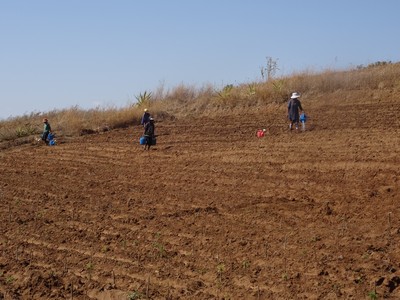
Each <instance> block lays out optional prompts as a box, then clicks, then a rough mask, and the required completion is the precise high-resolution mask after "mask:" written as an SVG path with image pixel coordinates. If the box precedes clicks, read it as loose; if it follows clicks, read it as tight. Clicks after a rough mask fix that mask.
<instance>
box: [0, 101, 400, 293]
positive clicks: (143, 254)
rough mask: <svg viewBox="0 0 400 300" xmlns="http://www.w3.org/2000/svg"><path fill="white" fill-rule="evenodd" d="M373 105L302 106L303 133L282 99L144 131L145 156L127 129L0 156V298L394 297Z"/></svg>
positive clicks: (387, 181)
mask: <svg viewBox="0 0 400 300" xmlns="http://www.w3.org/2000/svg"><path fill="white" fill-rule="evenodd" d="M335 99H336V100H335ZM385 99H386V100H385ZM385 99H383V98H379V97H378V98H377V97H371V98H370V99H368V101H364V100H362V99H359V98H358V97H357V95H353V96H352V97H350V98H349V99H347V100H337V98H333V97H332V98H331V99H328V98H324V99H309V100H307V99H304V101H303V106H304V108H305V109H306V111H307V113H308V114H309V116H310V120H309V122H307V124H306V125H307V128H306V131H305V132H295V131H293V132H289V130H288V128H287V122H286V119H285V116H286V112H285V111H286V108H285V104H282V105H275V106H266V107H265V108H259V109H253V110H250V109H249V110H248V111H246V112H244V111H243V112H242V113H224V114H221V115H220V116H218V117H202V118H189V119H177V120H175V121H161V120H160V121H159V122H156V133H157V134H158V139H157V145H156V146H154V147H153V148H152V149H151V150H150V151H144V150H143V149H142V147H141V146H140V145H139V143H138V141H139V137H140V135H141V132H142V129H141V127H139V126H133V127H130V128H127V129H120V130H114V131H110V132H105V133H103V134H97V135H87V136H82V137H77V138H73V139H69V140H65V139H64V140H63V139H62V138H61V137H60V138H59V141H58V142H59V143H58V145H57V146H54V147H46V146H44V145H34V144H29V145H21V146H16V147H11V148H8V149H4V150H1V152H0V166H1V175H0V176H1V180H0V193H1V194H0V217H1V227H0V299H375V298H374V297H375V296H377V297H378V298H379V299H381V298H387V299H400V250H399V242H400V220H399V217H400V211H399V201H400V193H399V191H400V190H399V185H400V181H399V178H400V177H399V176H400V122H399V119H398V116H399V111H400V110H399V100H398V99H391V100H390V99H387V98H385ZM302 100H303V99H302ZM262 128H265V129H267V132H266V135H265V137H263V138H257V137H256V135H255V133H256V130H257V129H262Z"/></svg>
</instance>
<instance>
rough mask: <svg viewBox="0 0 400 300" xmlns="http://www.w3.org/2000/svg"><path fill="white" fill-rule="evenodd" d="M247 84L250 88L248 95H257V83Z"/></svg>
mask: <svg viewBox="0 0 400 300" xmlns="http://www.w3.org/2000/svg"><path fill="white" fill-rule="evenodd" d="M247 86H248V88H249V91H248V95H249V96H252V95H255V94H256V85H255V83H251V84H248V85H247Z"/></svg>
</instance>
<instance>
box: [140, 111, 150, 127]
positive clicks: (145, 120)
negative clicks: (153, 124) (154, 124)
mask: <svg viewBox="0 0 400 300" xmlns="http://www.w3.org/2000/svg"><path fill="white" fill-rule="evenodd" d="M149 121H150V112H149V110H148V109H147V108H145V109H144V113H143V116H142V120H141V121H140V124H141V125H142V126H143V127H145V126H146V124H147V123H149Z"/></svg>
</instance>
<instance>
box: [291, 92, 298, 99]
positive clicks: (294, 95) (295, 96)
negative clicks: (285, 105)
mask: <svg viewBox="0 0 400 300" xmlns="http://www.w3.org/2000/svg"><path fill="white" fill-rule="evenodd" d="M299 97H300V94H299V93H297V92H294V93H292V96H291V97H290V98H291V99H295V98H299Z"/></svg>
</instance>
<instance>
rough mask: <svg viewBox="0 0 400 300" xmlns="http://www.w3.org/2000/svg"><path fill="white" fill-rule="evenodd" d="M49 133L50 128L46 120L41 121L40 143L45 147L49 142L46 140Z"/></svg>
mask: <svg viewBox="0 0 400 300" xmlns="http://www.w3.org/2000/svg"><path fill="white" fill-rule="evenodd" d="M50 133H51V126H50V123H49V120H47V119H46V118H44V119H43V133H42V141H44V142H45V143H46V144H47V145H48V144H49V141H48V140H47V138H48V136H49V134H50Z"/></svg>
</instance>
